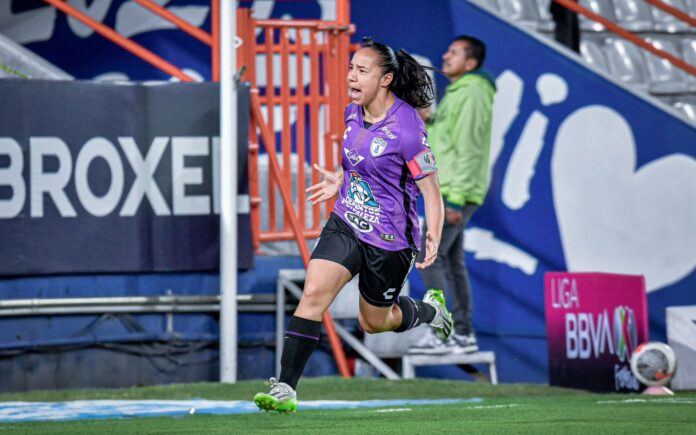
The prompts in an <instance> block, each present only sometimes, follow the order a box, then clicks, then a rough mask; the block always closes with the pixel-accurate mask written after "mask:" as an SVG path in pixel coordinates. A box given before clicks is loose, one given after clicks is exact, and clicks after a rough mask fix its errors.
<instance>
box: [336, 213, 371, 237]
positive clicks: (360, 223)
mask: <svg viewBox="0 0 696 435" xmlns="http://www.w3.org/2000/svg"><path fill="white" fill-rule="evenodd" d="M343 216H345V218H346V220H347V221H348V222H349V223H350V224H351V225H352V226H353V227H354V228H355V229H356V230H358V231H360V232H361V233H369V232H370V231H372V224H371V223H369V222H368V221H366V220H365V219H363V218H361V217H360V216H358V215H357V214H353V213H351V212H349V211H347V212H346V213H345V214H344V215H343Z"/></svg>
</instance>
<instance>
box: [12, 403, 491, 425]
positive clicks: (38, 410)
mask: <svg viewBox="0 0 696 435" xmlns="http://www.w3.org/2000/svg"><path fill="white" fill-rule="evenodd" d="M482 401H483V399H481V398H471V399H441V400H416V399H413V400H410V399H406V400H365V401H351V400H315V401H300V402H299V404H298V408H299V410H301V411H305V410H310V409H339V408H344V409H345V408H384V407H389V406H404V405H440V404H451V403H481V402H482ZM191 410H195V411H193V412H191ZM251 412H259V410H258V408H257V407H256V405H255V404H254V403H253V402H251V401H246V400H202V399H198V400H76V401H72V402H0V423H12V422H22V421H64V420H81V419H100V418H101V419H103V418H124V417H154V416H178V417H182V416H189V415H194V414H195V415H199V414H241V413H251ZM190 418H195V417H190Z"/></svg>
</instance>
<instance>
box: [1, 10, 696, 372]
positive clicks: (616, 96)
mask: <svg viewBox="0 0 696 435" xmlns="http://www.w3.org/2000/svg"><path fill="white" fill-rule="evenodd" d="M328 3H330V2H322V3H318V2H317V3H315V2H297V3H296V2H292V3H288V2H280V1H277V2H270V1H269V2H266V1H259V2H254V3H253V4H254V7H255V8H256V9H257V11H258V13H259V14H261V15H262V16H263V17H267V16H271V17H281V16H283V15H286V16H287V15H290V16H293V17H296V18H318V17H320V16H324V17H326V18H332V16H331V13H332V12H331V9H332V8H333V4H328ZM12 4H13V10H12V13H14V14H16V15H20V14H23V13H30V12H31V10H43V8H45V7H46V6H44V5H43V3H41V2H34V3H32V2H18V1H13V2H12ZM205 4H207V2H206V1H204V0H196V1H193V0H191V1H185V0H181V1H175V0H174V1H171V2H169V3H168V7H181V8H195V7H205ZM124 7H125V6H124V2H123V1H118V0H117V1H114V2H112V4H111V6H110V8H109V10H108V11H107V13H106V14H105V15H104V19H103V21H104V22H106V23H107V24H110V25H116V24H117V21H118V16H119V14H118V13H119V12H120V11H122V10H123V8H124ZM187 10H188V11H189V12H191V11H193V10H194V9H187ZM351 15H352V21H353V22H354V23H355V24H356V26H357V33H356V35H355V40H356V41H358V40H359V38H360V37H362V36H363V35H371V36H372V37H373V38H375V39H376V40H379V41H383V42H386V43H388V44H390V45H392V46H394V47H395V48H402V47H403V48H405V49H406V50H408V51H409V52H411V53H413V54H415V55H417V56H419V59H421V60H422V61H426V60H427V61H429V62H430V63H431V64H432V65H434V66H439V65H440V57H441V54H442V52H444V50H445V49H446V47H447V45H448V43H449V41H450V40H451V38H453V37H454V36H456V35H458V34H460V33H467V34H472V35H475V36H477V37H479V38H481V39H483V40H484V41H486V43H487V44H488V49H489V55H488V60H487V62H486V68H487V69H489V70H490V71H491V72H492V73H493V74H494V76H496V77H497V84H498V89H499V91H498V94H497V97H496V104H495V121H494V124H495V125H494V135H493V144H492V165H491V166H492V167H491V176H492V182H491V189H490V192H489V195H488V197H487V200H486V203H485V205H484V206H483V207H482V208H481V209H480V210H479V211H478V212H477V213H476V214H475V215H474V218H473V221H472V223H471V225H470V227H469V228H468V230H467V246H466V251H467V261H468V264H469V268H470V276H471V279H472V284H473V287H474V303H475V313H474V324H475V327H476V329H477V330H478V333H479V336H480V341H481V347H482V348H483V349H491V350H494V351H496V353H497V357H498V365H499V367H498V370H499V374H500V378H501V380H502V381H503V382H547V380H548V376H547V356H546V341H545V322H544V298H543V296H544V293H543V291H544V290H543V275H544V273H545V272H547V271H556V270H570V271H602V272H614V273H627V274H642V275H645V277H646V282H647V286H648V292H649V294H648V304H649V317H650V338H651V339H653V340H662V341H664V340H666V335H665V307H667V306H672V305H692V304H694V303H696V294H695V293H694V291H695V290H694V289H696V272H695V271H694V269H695V267H696V239H694V237H696V231H693V230H694V225H693V222H696V130H695V129H694V128H693V127H692V126H690V125H687V124H685V123H684V122H682V121H681V120H680V119H678V118H676V117H674V116H672V115H671V114H670V113H667V112H665V111H663V110H661V109H658V108H656V107H655V106H654V105H653V104H651V102H649V101H647V100H645V99H644V98H642V97H640V96H637V95H635V94H633V93H632V92H630V91H628V90H626V89H624V88H623V87H621V86H619V85H617V84H616V83H614V82H613V81H611V80H610V79H608V78H606V77H603V76H600V75H598V74H596V73H594V72H592V71H590V70H588V69H587V68H586V67H585V66H583V64H582V63H580V62H579V61H578V60H577V59H576V58H574V57H573V55H572V54H571V53H568V52H566V51H564V50H562V49H558V48H555V47H553V46H550V45H548V44H549V42H548V41H546V40H541V41H540V40H537V39H536V38H535V37H533V36H530V35H528V34H527V33H525V32H523V31H521V30H518V29H516V28H515V27H512V26H510V25H508V24H506V23H505V22H503V21H501V20H499V19H498V18H496V17H494V16H492V15H490V14H489V13H487V12H485V11H483V10H481V9H479V8H478V7H476V6H473V5H471V4H469V3H468V2H466V1H464V0H450V1H441V2H422V1H418V0H404V1H401V2H398V9H397V5H396V2H391V1H367V0H355V1H352V2H351ZM53 23H54V26H53V27H52V29H53V33H52V34H51V35H50V36H49V37H46V38H44V39H43V40H36V41H31V42H27V46H28V47H29V48H32V49H34V50H36V51H37V52H38V53H39V54H42V55H45V56H46V57H47V58H48V59H49V60H53V61H54V62H55V63H56V64H58V65H59V66H62V67H63V68H65V69H66V70H68V72H70V73H71V74H74V75H76V76H78V77H81V78H91V77H94V76H95V75H97V74H99V73H101V72H103V71H119V72H122V73H124V74H126V75H128V76H129V77H132V78H152V77H159V76H158V75H157V73H153V72H152V70H151V68H150V67H149V66H147V65H143V64H141V63H140V61H138V60H127V61H120V60H118V59H121V58H127V57H128V55H122V54H121V52H120V49H118V48H114V47H107V46H104V45H102V43H101V42H100V43H95V42H93V41H95V40H97V39H98V38H99V37H98V36H95V35H92V36H89V37H87V38H81V37H80V36H79V35H77V34H76V33H75V31H74V30H73V29H72V28H71V27H70V25H69V23H68V22H67V21H66V20H65V18H64V17H60V16H59V17H57V18H55V19H54V21H53ZM201 26H202V27H204V28H205V27H207V26H209V18H208V17H207V15H206V16H205V17H204V18H203V19H202V21H201ZM0 30H1V29H0ZM173 33H174V32H173V31H171V30H157V28H156V26H155V27H153V28H152V29H150V30H147V31H143V32H142V33H139V34H138V35H136V36H135V38H136V39H137V40H140V41H141V42H143V43H145V44H146V45H148V46H156V47H157V48H158V49H159V50H160V52H170V53H171V54H172V56H173V57H172V60H174V61H175V62H176V61H177V60H181V62H179V64H182V65H184V66H190V67H192V68H194V69H197V71H199V72H200V74H201V75H202V76H203V77H207V76H208V74H209V71H208V70H206V67H205V66H200V65H207V56H208V51H207V49H206V48H205V47H203V46H202V45H196V44H198V43H197V42H195V41H187V42H185V43H184V45H180V46H178V47H184V48H182V49H178V48H173V47H172V46H171V45H170V44H171V43H172V41H174V40H173V39H172V40H170V39H169V38H178V36H177V37H173V36H172V34H173ZM160 36H161V37H163V38H164V39H159V37H160ZM66 41H73V42H74V41H81V42H82V43H86V44H88V45H90V46H91V44H95V45H94V46H95V47H98V48H90V49H91V50H94V51H95V52H97V51H99V52H101V53H104V54H103V56H99V57H97V58H96V59H95V61H94V62H92V61H90V62H82V63H80V62H77V61H75V60H69V59H68V60H67V63H66V64H61V62H59V60H60V59H52V56H57V54H56V53H60V52H61V51H58V50H54V49H53V48H54V47H62V46H63V45H62V44H66V43H67V42H66ZM177 41H178V40H177ZM63 52H64V51H63ZM61 56H62V55H61ZM99 59H101V60H102V62H99ZM73 64H75V65H74V67H73V66H71V65H73ZM102 67H104V69H101V68H102ZM437 84H438V92H439V93H440V94H441V93H442V91H443V89H444V87H445V86H446V84H447V83H446V80H445V79H443V78H442V77H439V78H438V79H437ZM271 264H274V263H273V262H271ZM269 267H271V266H269ZM272 270H273V269H272V268H271V269H270V270H269V269H268V268H266V267H258V265H257V269H256V271H252V272H251V273H252V275H253V274H255V276H258V277H264V279H267V280H268V281H274V278H273V277H272ZM55 279H57V278H54V279H47V280H42V281H40V282H39V281H33V282H31V285H28V286H24V285H23V286H21V289H22V290H20V291H19V292H18V293H15V295H16V296H13V297H28V296H20V294H21V293H23V292H27V294H29V290H28V289H29V288H31V287H32V286H38V287H41V288H46V289H49V288H50V289H55V288H58V287H60V288H63V289H64V293H65V294H72V290H71V288H72V286H73V285H74V284H66V283H65V282H63V281H55ZM85 279H88V280H89V279H96V280H97V281H98V280H100V279H101V278H99V277H95V278H85ZM114 279H123V280H124V281H123V282H122V283H121V284H122V285H120V284H119V285H115V287H114V288H118V289H119V290H118V291H117V292H121V293H125V292H127V291H130V290H126V289H127V288H128V286H127V285H125V282H126V281H128V280H135V281H136V282H142V283H143V284H144V285H143V288H145V287H148V288H153V287H156V288H160V290H161V289H164V288H165V287H166V286H153V285H151V283H149V282H148V281H147V280H148V278H147V277H143V276H135V277H134V276H129V277H122V278H114ZM156 279H160V277H158V278H156ZM161 279H164V280H169V279H171V280H174V281H179V280H183V281H184V282H185V281H186V280H194V281H196V282H198V280H202V281H201V282H208V284H207V285H206V286H197V287H198V288H206V292H208V291H211V292H214V291H215V290H216V289H217V287H216V285H217V284H216V283H214V282H213V281H214V280H215V278H214V277H212V276H201V275H197V274H193V275H190V276H183V275H167V276H166V277H165V278H161ZM254 279H256V278H254ZM142 280H144V281H142ZM211 280H212V281H211ZM13 282H14V283H16V282H17V281H14V280H10V281H6V280H5V281H0V294H2V295H5V294H6V293H5V292H4V289H6V288H8V287H7V286H8V285H14V284H12V283H13ZM411 284H412V289H413V292H414V293H415V294H419V293H422V291H423V288H422V283H421V282H420V279H419V277H418V275H417V273H414V274H412V277H411ZM252 287H253V286H252ZM18 288H20V287H18ZM99 288H100V287H97V289H99ZM131 288H132V287H131ZM85 289H87V287H85ZM90 291H92V290H87V292H90ZM245 291H246V290H245ZM99 294H102V293H99ZM259 316H263V315H259ZM266 316H270V315H266ZM262 318H263V319H264V320H262V324H263V325H264V327H263V328H258V327H256V325H257V324H256V321H257V320H259V319H262ZM155 322H156V321H155ZM267 322H268V323H267ZM202 323H203V324H205V321H203V322H202ZM251 323H252V324H253V325H254V326H252V325H251V324H244V323H242V324H241V325H240V328H241V329H240V332H241V336H242V337H244V339H245V340H250V341H253V340H268V339H269V336H268V335H263V334H269V333H271V332H272V328H273V327H272V319H271V318H270V317H265V318H264V317H259V318H258V319H254V320H253V321H252V322H251ZM80 327H83V326H80ZM8 328H10V329H8V330H7V331H10V332H7V337H6V338H5V339H3V340H10V339H11V335H12V333H11V331H17V330H19V324H14V323H12V324H10V326H8ZM66 328H67V327H66ZM74 328H77V326H75V327H74ZM2 330H3V331H5V328H4V327H3V328H2ZM200 330H201V331H204V332H205V331H206V330H205V329H200ZM260 330H263V331H266V332H264V333H262V335H263V336H262V337H260V338H259V337H255V336H253V335H252V336H250V335H248V334H254V333H257V332H259V331H260ZM191 331H193V332H198V331H199V329H195V328H192V329H191ZM270 353H271V351H270V350H269V349H265V350H263V351H262V352H261V353H260V355H262V357H261V358H262V361H265V362H264V363H261V366H262V367H263V369H260V370H258V371H254V372H245V374H244V375H243V377H245V376H249V377H263V376H268V372H269V369H268V367H269V365H268V364H270V363H268V361H272V356H270ZM327 361H329V359H328V358H327ZM244 364H246V363H244ZM244 364H242V363H240V367H242V366H243V365H244ZM331 370H332V368H331V367H330V364H329V363H328V362H327V364H325V365H322V364H321V363H318V364H317V371H318V372H322V371H331ZM211 372H214V370H211ZM419 374H420V375H428V376H443V375H444V376H448V377H456V378H459V377H464V375H463V373H462V372H460V371H458V370H457V369H455V368H447V369H446V370H445V371H444V372H435V371H433V370H432V369H426V368H423V369H421V370H420V371H419ZM209 379H214V376H212V375H211V377H209Z"/></svg>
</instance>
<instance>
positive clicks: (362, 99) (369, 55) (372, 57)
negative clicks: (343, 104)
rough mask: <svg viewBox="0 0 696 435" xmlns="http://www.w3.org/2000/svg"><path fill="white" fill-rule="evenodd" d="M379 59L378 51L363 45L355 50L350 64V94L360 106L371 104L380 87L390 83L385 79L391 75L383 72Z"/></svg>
mask: <svg viewBox="0 0 696 435" xmlns="http://www.w3.org/2000/svg"><path fill="white" fill-rule="evenodd" d="M378 61H379V55H378V54H377V52H376V51H374V50H373V49H371V48H368V47H363V48H361V49H360V50H358V51H357V52H355V54H354V55H353V59H351V61H350V64H349V65H348V77H347V78H348V96H349V97H350V99H351V100H353V103H355V104H357V105H358V106H367V105H369V104H370V103H371V102H372V101H373V100H374V99H375V97H376V96H377V94H378V92H379V90H380V88H383V87H386V86H388V85H389V81H390V80H385V79H390V77H391V75H390V74H387V75H386V76H385V75H383V74H382V68H380V67H379V65H378ZM385 83H386V85H385Z"/></svg>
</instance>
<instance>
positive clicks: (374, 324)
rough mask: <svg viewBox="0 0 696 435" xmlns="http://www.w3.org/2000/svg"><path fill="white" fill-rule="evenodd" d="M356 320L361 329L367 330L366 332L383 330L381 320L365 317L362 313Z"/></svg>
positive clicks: (375, 332)
mask: <svg viewBox="0 0 696 435" xmlns="http://www.w3.org/2000/svg"><path fill="white" fill-rule="evenodd" d="M358 321H359V322H360V327H361V328H362V329H363V331H365V332H367V333H368V334H377V333H379V332H384V331H385V329H384V325H383V322H379V321H375V319H370V318H367V317H365V316H363V315H362V314H361V315H360V316H359V317H358Z"/></svg>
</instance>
